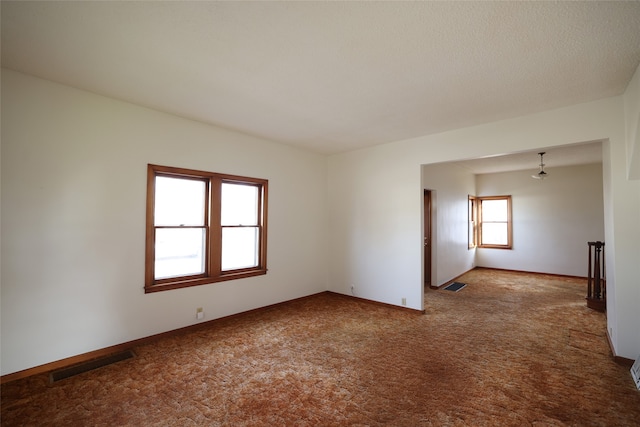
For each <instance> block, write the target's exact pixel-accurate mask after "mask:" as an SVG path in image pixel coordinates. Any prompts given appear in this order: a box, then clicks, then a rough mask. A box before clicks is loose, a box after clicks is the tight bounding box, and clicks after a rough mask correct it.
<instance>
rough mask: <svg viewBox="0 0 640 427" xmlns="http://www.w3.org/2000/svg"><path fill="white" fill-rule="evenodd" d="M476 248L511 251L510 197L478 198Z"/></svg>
mask: <svg viewBox="0 0 640 427" xmlns="http://www.w3.org/2000/svg"><path fill="white" fill-rule="evenodd" d="M476 200H477V209H478V235H479V236H478V241H479V244H478V246H479V247H481V248H501V249H511V246H512V244H511V236H512V231H511V230H512V224H511V196H493V197H478V198H476Z"/></svg>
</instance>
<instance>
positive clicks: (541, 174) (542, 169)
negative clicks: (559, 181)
mask: <svg viewBox="0 0 640 427" xmlns="http://www.w3.org/2000/svg"><path fill="white" fill-rule="evenodd" d="M544 154H545V152H544V151H543V152H541V153H538V155H540V172H538V173H537V174H536V175H531V178H535V179H545V178H546V177H547V176H549V175H548V174H547V173H546V172H545V171H544V162H543V160H542V156H544Z"/></svg>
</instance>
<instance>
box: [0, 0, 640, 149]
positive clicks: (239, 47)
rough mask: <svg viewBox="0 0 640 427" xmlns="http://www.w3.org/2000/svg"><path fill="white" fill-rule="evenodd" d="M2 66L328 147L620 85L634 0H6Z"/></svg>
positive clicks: (633, 50) (631, 46)
mask: <svg viewBox="0 0 640 427" xmlns="http://www.w3.org/2000/svg"><path fill="white" fill-rule="evenodd" d="M1 7H2V11H1V12H2V65H3V67H7V68H10V69H13V70H17V71H21V72H25V73H28V74H32V75H35V76H38V77H42V78H46V79H49V80H53V81H56V82H60V83H63V84H67V85H70V86H74V87H78V88H81V89H85V90H88V91H91V92H95V93H99V94H103V95H107V96H111V97H114V98H118V99H122V100H126V101H130V102H134V103H136V104H140V105H143V106H148V107H151V108H155V109H158V110H162V111H167V112H170V113H173V114H176V115H179V116H183V117H187V118H191V119H196V120H200V121H203V122H207V123H212V124H217V125H220V126H223V127H226V128H230V129H235V130H238V131H241V132H245V133H248V134H252V135H258V136H261V137H265V138H269V139H273V140H276V141H281V142H285V143H287V144H291V145H298V146H301V147H304V148H307V149H311V150H314V151H317V152H321V153H336V152H341V151H347V150H352V149H356V148H360V147H366V146H370V145H375V144H380V143H385V142H390V141H396V140H401V139H404V138H410V137H416V136H420V135H426V134H432V133H436V132H441V131H445V130H450V129H455V128H460V127H464V126H469V125H474V124H480V123H484V122H489V121H494V120H498V119H504V118H509V117H514V116H518V115H523V114H528V113H533V112H538V111H542V110H547V109H551V108H557V107H562V106H566V105H570V104H575V103H580V102H586V101H591V100H595V99H600V98H604V97H609V96H613V95H619V94H621V93H622V92H623V91H624V89H625V88H626V85H627V84H628V82H629V80H630V78H631V76H632V75H633V72H634V71H635V68H636V67H637V66H638V63H639V62H640V30H639V28H640V2H9V1H2V3H1Z"/></svg>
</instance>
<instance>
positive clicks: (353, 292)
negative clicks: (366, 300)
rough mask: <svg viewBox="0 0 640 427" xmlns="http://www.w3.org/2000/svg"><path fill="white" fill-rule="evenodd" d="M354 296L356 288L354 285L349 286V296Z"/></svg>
mask: <svg viewBox="0 0 640 427" xmlns="http://www.w3.org/2000/svg"><path fill="white" fill-rule="evenodd" d="M355 294H356V287H355V286H354V284H353V283H352V284H351V295H355Z"/></svg>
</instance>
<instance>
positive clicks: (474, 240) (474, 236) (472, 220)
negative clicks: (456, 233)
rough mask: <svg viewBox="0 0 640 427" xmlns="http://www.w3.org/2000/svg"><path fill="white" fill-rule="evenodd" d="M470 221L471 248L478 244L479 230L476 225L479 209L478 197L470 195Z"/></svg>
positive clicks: (469, 238)
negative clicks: (477, 205)
mask: <svg viewBox="0 0 640 427" xmlns="http://www.w3.org/2000/svg"><path fill="white" fill-rule="evenodd" d="M467 218H468V220H469V222H468V227H469V231H468V241H469V249H472V248H475V247H476V246H477V245H478V244H477V236H478V230H477V227H476V225H477V224H478V221H477V209H476V197H475V196H469V197H468V211H467Z"/></svg>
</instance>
